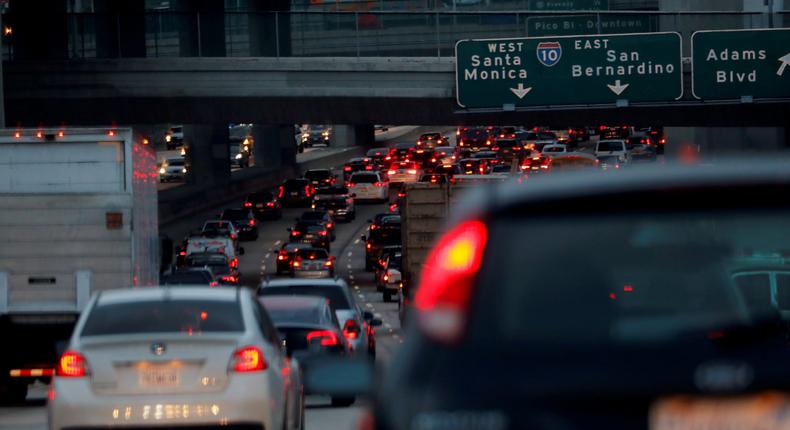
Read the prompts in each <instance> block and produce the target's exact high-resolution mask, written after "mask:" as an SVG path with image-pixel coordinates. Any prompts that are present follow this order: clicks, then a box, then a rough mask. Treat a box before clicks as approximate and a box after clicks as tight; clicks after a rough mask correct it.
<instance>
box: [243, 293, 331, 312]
mask: <svg viewBox="0 0 790 430" xmlns="http://www.w3.org/2000/svg"><path fill="white" fill-rule="evenodd" d="M258 300H260V301H261V302H262V303H264V305H265V306H266V307H272V308H276V309H293V308H320V307H324V306H329V304H328V303H327V299H326V298H325V297H322V296H302V295H299V296H293V295H285V294H283V295H282V296H277V295H274V296H261V297H259V298H258Z"/></svg>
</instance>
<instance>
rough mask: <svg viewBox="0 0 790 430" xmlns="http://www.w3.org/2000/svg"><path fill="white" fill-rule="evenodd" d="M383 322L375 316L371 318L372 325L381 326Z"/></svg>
mask: <svg viewBox="0 0 790 430" xmlns="http://www.w3.org/2000/svg"><path fill="white" fill-rule="evenodd" d="M381 324H382V322H381V320H380V319H378V318H373V319H372V320H370V325H372V326H373V327H379V326H380V325H381Z"/></svg>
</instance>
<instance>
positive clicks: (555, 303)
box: [479, 211, 790, 345]
mask: <svg viewBox="0 0 790 430" xmlns="http://www.w3.org/2000/svg"><path fill="white" fill-rule="evenodd" d="M559 232H561V234H560V233H559ZM489 237H492V238H493V237H496V238H497V242H496V243H494V244H493V246H491V247H490V248H488V249H487V250H486V256H485V257H484V260H485V263H484V266H486V267H485V268H483V269H482V270H483V272H484V273H486V275H485V276H484V277H483V278H482V279H481V280H480V283H479V285H482V286H485V285H492V286H493V285H495V286H496V291H497V294H491V295H489V294H480V297H490V298H491V301H490V302H488V301H486V302H485V303H483V302H481V303H480V306H481V307H480V309H492V310H493V309H496V315H493V314H492V315H489V317H490V318H495V319H496V320H498V321H499V323H500V324H501V326H500V327H494V326H491V324H490V323H487V324H486V328H485V330H484V331H485V332H487V333H492V332H495V333H503V334H504V336H505V337H506V339H503V341H505V342H506V343H507V338H509V339H510V340H519V341H525V342H540V341H547V342H559V343H563V342H572V343H577V344H580V343H587V342H590V343H600V342H607V341H608V342H617V343H622V342H625V343H634V342H664V341H671V340H675V339H684V338H685V336H689V335H696V334H700V335H701V334H703V333H708V332H710V330H723V329H727V328H731V327H737V326H743V325H744V324H748V323H749V321H750V320H752V318H754V319H761V318H768V317H775V315H776V310H775V309H771V308H772V307H773V306H776V301H772V299H771V292H770V285H769V281H768V278H767V276H765V275H760V274H757V275H749V274H747V273H744V274H743V275H742V276H736V277H735V279H734V280H733V279H732V277H731V275H730V273H731V272H732V270H733V269H734V267H733V266H734V265H735V264H736V262H737V259H738V258H741V257H742V256H752V255H754V256H773V255H786V254H784V253H786V252H787V243H789V242H790V217H788V213H787V211H775V212H756V213H748V212H745V211H737V212H735V211H719V212H713V211H709V212H701V211H699V212H694V213H674V214H671V215H667V214H662V213H661V212H650V213H635V212H631V213H628V214H624V215H622V216H619V215H618V216H616V215H589V216H585V217H583V218H582V217H572V216H558V215H548V216H545V217H542V216H541V217H537V216H535V217H527V216H516V215H514V214H508V215H504V214H502V216H500V217H499V218H498V220H497V221H496V222H495V223H493V226H492V228H491V233H490V234H489ZM524 243H529V244H530V246H534V247H536V248H537V249H540V250H541V252H540V253H536V254H534V255H532V256H531V259H530V264H528V265H524V264H523V255H519V252H521V251H522V250H523V246H524ZM590 249H596V250H597V251H596V252H595V253H589V252H586V253H585V252H584V250H588V251H589V250H590ZM753 258H754V257H753ZM502 267H508V268H509V269H508V270H506V271H503V270H501V268H502ZM481 293H482V292H481ZM786 306H787V307H788V308H790V304H787V305H786ZM779 307H780V310H782V309H783V308H782V306H781V304H780V305H779ZM788 310H790V309H788ZM545 327H551V328H552V329H551V330H546V329H545ZM481 334H482V332H481ZM531 344H532V345H534V343H531Z"/></svg>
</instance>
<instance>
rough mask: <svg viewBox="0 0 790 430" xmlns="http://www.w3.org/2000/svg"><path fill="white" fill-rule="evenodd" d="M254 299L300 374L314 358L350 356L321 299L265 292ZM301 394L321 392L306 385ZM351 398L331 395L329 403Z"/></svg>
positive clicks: (350, 401) (346, 401) (332, 315)
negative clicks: (259, 304)
mask: <svg viewBox="0 0 790 430" xmlns="http://www.w3.org/2000/svg"><path fill="white" fill-rule="evenodd" d="M258 300H260V302H261V304H263V307H264V308H265V309H266V311H267V313H268V314H269V317H270V318H271V321H272V323H274V326H275V327H276V328H277V332H278V334H279V337H280V338H281V339H282V344H283V346H284V349H285V353H286V354H287V355H288V356H289V357H292V358H293V359H294V360H296V361H298V362H299V365H300V368H301V369H302V373H303V374H307V373H308V372H310V365H311V364H312V363H314V362H315V361H317V360H322V359H326V357H338V358H347V357H349V356H350V355H351V354H350V353H349V351H348V349H349V348H348V340H347V339H346V338H345V336H343V332H342V330H341V328H340V323H339V322H338V319H337V316H336V315H335V313H334V312H333V311H332V308H331V307H330V306H329V303H328V302H327V300H326V299H325V298H323V297H320V296H309V295H305V296H294V295H265V296H262V297H260V298H259V299H258ZM304 394H323V393H318V392H314V391H310V386H309V385H306V386H305V393H304ZM354 400H355V399H354V397H347V396H346V397H343V396H333V397H332V400H331V404H332V406H333V407H346V406H350V405H351V404H353V403H354ZM301 428H304V427H301Z"/></svg>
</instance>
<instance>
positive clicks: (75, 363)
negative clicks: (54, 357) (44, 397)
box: [55, 350, 88, 378]
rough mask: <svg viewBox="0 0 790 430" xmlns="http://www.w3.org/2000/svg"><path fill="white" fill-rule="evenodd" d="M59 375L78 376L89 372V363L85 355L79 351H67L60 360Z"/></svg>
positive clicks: (57, 372)
mask: <svg viewBox="0 0 790 430" xmlns="http://www.w3.org/2000/svg"><path fill="white" fill-rule="evenodd" d="M55 373H56V375H57V376H63V377H68V378H78V377H82V376H85V375H87V374H88V364H87V362H86V361H85V357H84V356H83V355H82V354H80V353H79V352H77V351H71V350H69V351H66V352H64V353H63V355H61V356H60V360H58V368H57V370H56V372H55Z"/></svg>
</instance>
